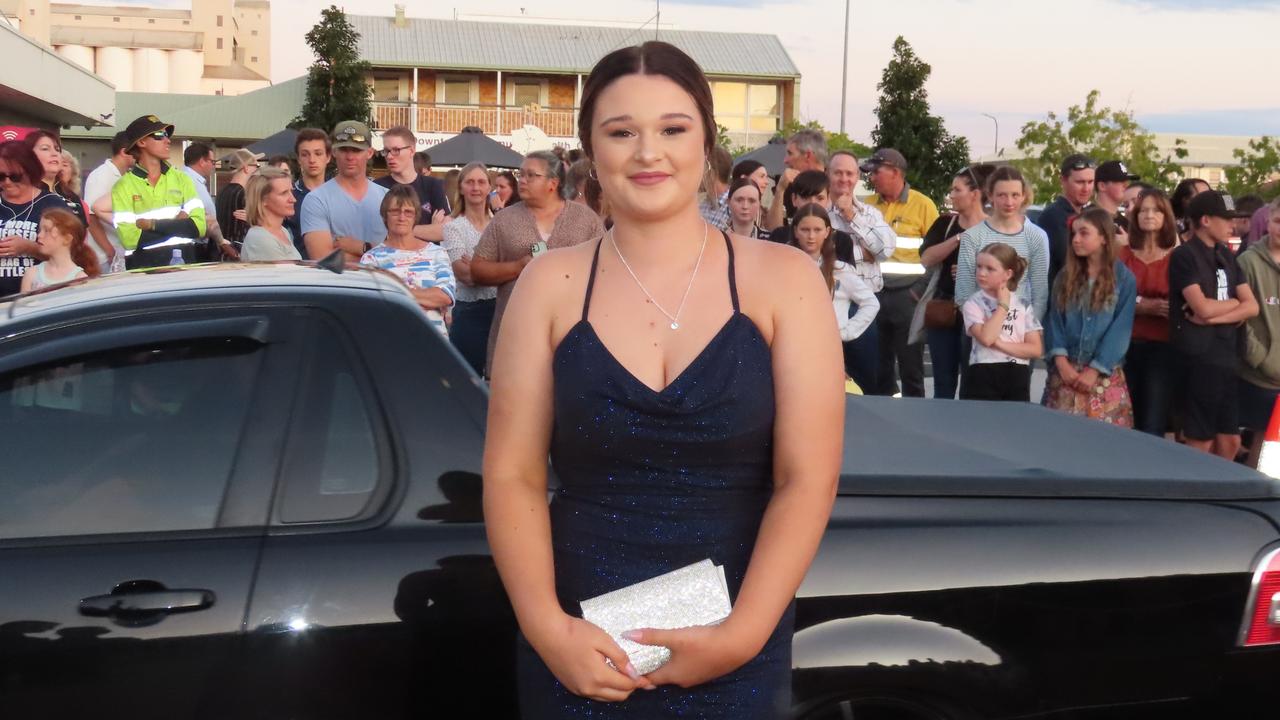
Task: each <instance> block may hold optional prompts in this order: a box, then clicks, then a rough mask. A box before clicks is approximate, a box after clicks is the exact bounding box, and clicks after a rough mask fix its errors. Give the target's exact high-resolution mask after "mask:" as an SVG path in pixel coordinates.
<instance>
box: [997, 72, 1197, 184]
mask: <svg viewBox="0 0 1280 720" xmlns="http://www.w3.org/2000/svg"><path fill="white" fill-rule="evenodd" d="M1099 98H1100V93H1099V92H1098V91H1097V90H1093V91H1090V93H1089V96H1088V97H1087V98H1085V101H1084V104H1083V105H1072V106H1071V107H1069V108H1067V116H1066V118H1062V117H1059V116H1058V114H1057V113H1054V112H1050V113H1049V114H1048V116H1047V117H1046V119H1044V120H1035V121H1031V122H1028V123H1027V124H1025V125H1023V126H1022V135H1021V137H1019V138H1018V142H1017V145H1018V149H1019V150H1021V151H1022V152H1023V153H1024V154H1025V157H1024V158H1023V159H1021V160H1015V161H1013V164H1014V165H1015V166H1017V167H1018V168H1019V169H1020V170H1022V172H1023V174H1025V175H1026V176H1027V179H1028V180H1029V181H1030V182H1031V184H1032V186H1033V187H1034V188H1035V197H1036V202H1049V201H1050V200H1051V199H1052V198H1053V197H1054V196H1055V195H1057V194H1058V193H1059V192H1060V191H1061V184H1060V182H1059V176H1060V175H1061V167H1062V160H1063V158H1065V157H1067V156H1068V155H1071V154H1072V153H1084V154H1085V155H1088V156H1089V157H1091V158H1093V159H1094V160H1096V161H1097V162H1105V161H1107V160H1121V161H1123V162H1124V163H1125V165H1126V166H1128V168H1129V171H1130V172H1132V173H1134V174H1136V175H1141V176H1142V180H1143V182H1146V183H1149V184H1151V185H1155V186H1156V187H1161V188H1164V189H1165V190H1166V191H1167V190H1171V189H1172V188H1173V186H1174V185H1175V184H1176V183H1177V182H1178V178H1179V176H1180V175H1181V172H1182V171H1181V168H1180V166H1179V165H1178V163H1177V159H1181V158H1184V157H1186V155H1187V151H1186V149H1185V148H1183V147H1182V146H1183V145H1184V144H1185V143H1184V142H1183V141H1182V139H1178V140H1177V141H1176V142H1175V146H1174V150H1173V152H1172V153H1169V154H1166V155H1165V156H1164V157H1161V153H1160V149H1159V148H1158V147H1156V141H1155V136H1154V135H1152V134H1151V133H1150V132H1148V131H1147V129H1146V128H1144V127H1143V126H1142V125H1140V124H1138V121H1137V120H1135V119H1134V117H1133V111H1131V110H1112V109H1111V108H1109V107H1101V106H1100V104H1099Z"/></svg>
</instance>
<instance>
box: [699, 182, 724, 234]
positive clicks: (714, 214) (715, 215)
mask: <svg viewBox="0 0 1280 720" xmlns="http://www.w3.org/2000/svg"><path fill="white" fill-rule="evenodd" d="M698 211H699V212H701V213H702V219H703V220H706V221H707V222H709V223H711V224H712V225H714V226H715V227H716V228H717V229H720V230H725V229H727V228H728V227H729V191H728V190H725V191H724V192H723V193H721V194H720V197H719V198H717V199H715V201H714V203H713V202H712V198H711V196H710V195H708V196H706V197H704V198H702V201H701V202H699V203H698Z"/></svg>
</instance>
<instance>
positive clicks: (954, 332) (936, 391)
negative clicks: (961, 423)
mask: <svg viewBox="0 0 1280 720" xmlns="http://www.w3.org/2000/svg"><path fill="white" fill-rule="evenodd" d="M961 324H962V322H961V320H960V318H959V317H957V318H956V324H955V325H953V326H952V327H949V328H944V329H938V328H925V335H926V338H927V340H928V343H929V359H930V360H931V361H932V365H933V397H934V398H942V399H944V400H951V399H954V398H955V396H956V385H957V384H958V382H959V379H960V357H961V356H960V336H961V334H962V332H961V328H960V326H961Z"/></svg>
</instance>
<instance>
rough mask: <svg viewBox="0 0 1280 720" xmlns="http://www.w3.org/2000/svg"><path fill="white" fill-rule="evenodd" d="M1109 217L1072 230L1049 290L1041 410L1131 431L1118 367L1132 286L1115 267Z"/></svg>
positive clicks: (1086, 217)
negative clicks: (1046, 362) (1068, 246)
mask: <svg viewBox="0 0 1280 720" xmlns="http://www.w3.org/2000/svg"><path fill="white" fill-rule="evenodd" d="M1115 247H1116V227H1115V222H1114V220H1112V218H1111V213H1110V212H1108V211H1107V210H1105V209H1103V208H1096V207H1095V208H1090V209H1088V210H1085V211H1084V212H1082V213H1080V215H1078V216H1077V217H1076V219H1075V222H1073V223H1072V225H1071V252H1070V253H1069V254H1068V256H1067V259H1066V261H1065V262H1064V263H1063V267H1062V270H1061V271H1060V272H1059V273H1058V277H1057V279H1055V280H1054V284H1053V305H1052V307H1051V309H1050V311H1049V314H1048V321H1049V322H1048V331H1049V332H1048V344H1049V353H1048V357H1049V379H1048V382H1047V383H1046V385H1045V389H1044V405H1045V406H1046V407H1049V408H1052V409H1055V410H1061V411H1063V412H1066V413H1070V414H1072V415H1080V416H1083V417H1088V418H1092V419H1096V420H1102V421H1103V422H1107V423H1111V424H1114V425H1119V426H1121V427H1128V428H1131V427H1133V403H1132V401H1131V400H1130V398H1129V387H1128V385H1127V384H1126V382H1125V378H1124V371H1123V370H1122V369H1121V367H1120V366H1121V364H1122V363H1123V362H1124V356H1125V353H1126V352H1128V350H1129V337H1130V335H1131V334H1132V332H1133V311H1134V303H1135V302H1136V300H1137V281H1136V280H1135V279H1134V277H1133V273H1132V272H1130V271H1129V268H1127V267H1125V266H1124V264H1123V263H1121V262H1120V261H1118V260H1116V257H1115Z"/></svg>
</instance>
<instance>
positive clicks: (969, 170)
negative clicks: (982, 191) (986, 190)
mask: <svg viewBox="0 0 1280 720" xmlns="http://www.w3.org/2000/svg"><path fill="white" fill-rule="evenodd" d="M962 175H968V176H969V179H970V180H972V181H973V187H974V188H975V189H976V188H979V187H981V186H982V183H980V182H978V175H977V174H976V173H975V172H973V166H972V165H965V166H964V167H962V168H960V169H959V170H957V171H956V173H955V175H954V177H961V176H962Z"/></svg>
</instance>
